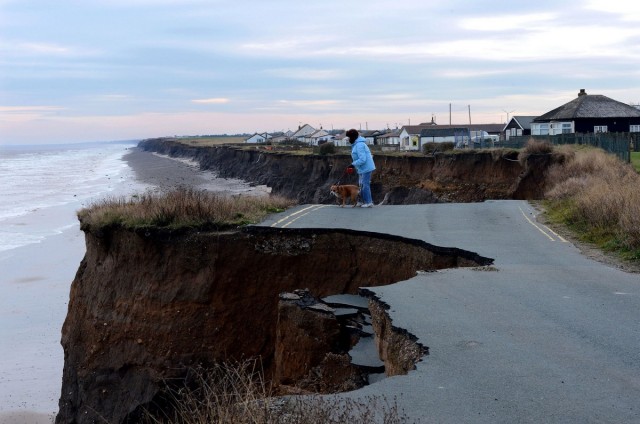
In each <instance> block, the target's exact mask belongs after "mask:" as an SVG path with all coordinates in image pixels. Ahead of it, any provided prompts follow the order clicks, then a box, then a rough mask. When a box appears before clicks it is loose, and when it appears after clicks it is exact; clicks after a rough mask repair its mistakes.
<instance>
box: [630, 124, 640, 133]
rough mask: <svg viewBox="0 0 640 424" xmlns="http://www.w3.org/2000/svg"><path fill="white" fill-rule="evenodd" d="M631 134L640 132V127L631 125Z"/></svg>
mask: <svg viewBox="0 0 640 424" xmlns="http://www.w3.org/2000/svg"><path fill="white" fill-rule="evenodd" d="M629 132H640V125H629Z"/></svg>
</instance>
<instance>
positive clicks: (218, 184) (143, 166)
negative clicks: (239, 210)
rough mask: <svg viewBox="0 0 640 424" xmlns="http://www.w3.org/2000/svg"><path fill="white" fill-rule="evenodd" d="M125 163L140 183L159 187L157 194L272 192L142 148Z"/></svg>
mask: <svg viewBox="0 0 640 424" xmlns="http://www.w3.org/2000/svg"><path fill="white" fill-rule="evenodd" d="M122 160H124V161H125V162H126V163H127V164H128V165H129V167H130V168H131V169H132V170H133V172H134V175H135V178H136V179H137V180H138V181H139V182H141V183H143V184H145V185H149V186H153V187H155V189H154V190H153V191H160V192H166V191H171V190H176V189H179V188H185V187H187V188H194V189H198V190H207V191H211V192H214V193H217V194H223V195H252V196H261V195H268V194H269V193H270V192H271V189H269V188H268V187H266V186H262V185H253V184H251V183H249V182H246V181H243V180H239V179H232V178H219V177H217V175H216V174H215V173H214V172H212V171H203V170H200V169H199V166H198V164H197V163H196V162H192V161H189V160H186V159H179V158H172V157H169V156H164V155H160V154H157V153H153V152H147V151H144V150H141V149H140V148H138V147H133V148H131V149H130V150H129V152H128V153H126V154H125V155H124V156H123V158H122Z"/></svg>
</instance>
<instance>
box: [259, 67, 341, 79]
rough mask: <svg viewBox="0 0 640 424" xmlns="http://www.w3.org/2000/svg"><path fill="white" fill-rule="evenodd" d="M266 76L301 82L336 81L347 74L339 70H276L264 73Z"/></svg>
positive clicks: (295, 68) (299, 68)
mask: <svg viewBox="0 0 640 424" xmlns="http://www.w3.org/2000/svg"><path fill="white" fill-rule="evenodd" d="M263 73H264V74H266V75H269V76H272V77H276V78H286V79H299V80H334V79H339V78H343V77H344V76H345V72H344V71H341V70H337V69H316V68H301V67H295V66H294V67H291V68H274V69H267V70H265V71H263Z"/></svg>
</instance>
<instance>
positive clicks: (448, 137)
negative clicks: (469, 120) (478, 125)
mask: <svg viewBox="0 0 640 424" xmlns="http://www.w3.org/2000/svg"><path fill="white" fill-rule="evenodd" d="M470 139H471V133H470V131H469V128H465V127H453V126H449V125H447V126H445V127H444V128H440V127H439V126H437V125H436V126H431V127H429V128H424V129H422V130H421V131H420V146H424V144H425V143H444V142H446V141H449V142H452V143H455V145H456V146H464V145H468V144H469V140H470Z"/></svg>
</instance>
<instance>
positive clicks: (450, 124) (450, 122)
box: [449, 103, 451, 126]
mask: <svg viewBox="0 0 640 424" xmlns="http://www.w3.org/2000/svg"><path fill="white" fill-rule="evenodd" d="M449 126H451V103H449Z"/></svg>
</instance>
